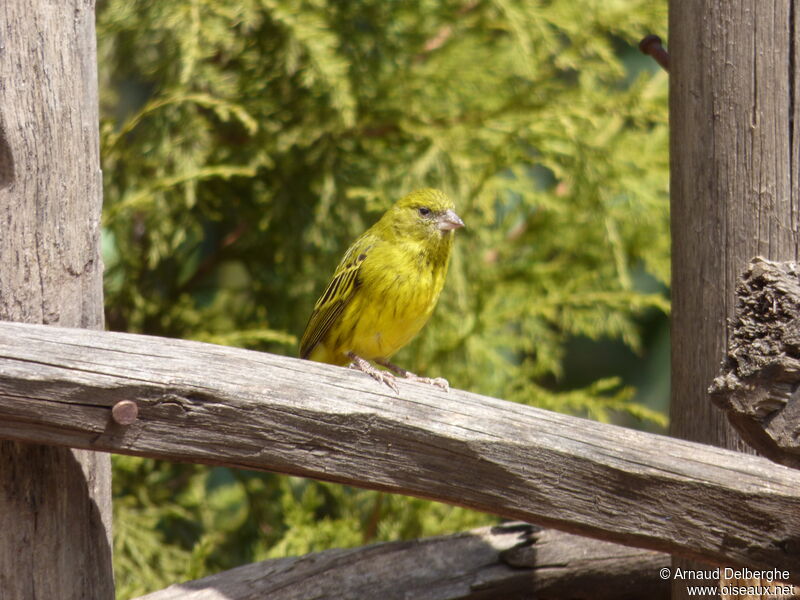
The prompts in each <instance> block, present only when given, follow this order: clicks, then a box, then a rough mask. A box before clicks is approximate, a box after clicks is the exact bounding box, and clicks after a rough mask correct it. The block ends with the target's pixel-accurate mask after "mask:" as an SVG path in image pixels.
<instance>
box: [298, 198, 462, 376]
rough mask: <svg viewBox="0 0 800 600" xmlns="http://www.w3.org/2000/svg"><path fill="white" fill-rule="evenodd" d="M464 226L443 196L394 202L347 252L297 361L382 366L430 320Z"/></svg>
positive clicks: (318, 306)
mask: <svg viewBox="0 0 800 600" xmlns="http://www.w3.org/2000/svg"><path fill="white" fill-rule="evenodd" d="M462 226H463V223H462V222H461V219H459V217H458V215H456V214H455V207H454V204H453V202H452V200H450V199H449V198H448V197H447V196H446V195H445V194H443V193H442V192H440V191H438V190H433V189H424V190H419V191H416V192H413V193H412V194H409V195H408V196H405V197H404V198H402V199H401V200H399V201H398V202H397V203H396V204H395V205H394V206H393V207H392V208H390V209H389V210H388V211H387V212H386V213H385V214H384V215H383V216H382V217H381V219H380V220H379V221H378V222H377V223H375V225H373V226H372V227H370V228H369V229H368V230H367V231H366V232H365V233H364V234H362V235H361V237H359V238H358V239H357V240H356V241H355V242H354V243H353V245H352V246H351V247H350V248H349V249H348V250H347V252H346V253H345V255H344V258H343V259H342V261H341V262H340V263H339V266H338V267H337V268H336V271H335V272H334V274H333V278H332V279H331V282H330V283H329V284H328V287H327V288H326V290H325V292H324V293H323V294H322V296H321V297H320V298H319V300H317V303H316V305H315V306H314V311H313V312H312V314H311V318H310V319H309V321H308V325H307V326H306V330H305V333H304V334H303V337H302V339H301V341H300V356H301V358H310V359H311V360H316V361H319V362H326V363H331V364H336V365H344V364H347V363H348V362H350V358H349V357H348V353H353V354H356V355H358V356H360V357H361V358H365V359H367V360H388V359H389V358H390V357H391V356H392V355H393V354H394V353H395V352H397V351H398V350H399V349H400V348H402V347H403V346H405V345H406V344H407V343H408V342H410V341H411V340H412V339H413V338H414V336H415V335H417V333H419V331H420V330H421V329H422V327H423V326H424V325H425V323H426V322H427V321H428V318H429V317H430V316H431V313H432V312H433V309H434V308H435V307H436V302H437V300H438V299H439V294H440V292H441V291H442V287H443V286H444V281H445V277H446V276H447V267H448V263H449V261H450V252H451V248H452V245H453V231H454V229H457V228H458V227H462Z"/></svg>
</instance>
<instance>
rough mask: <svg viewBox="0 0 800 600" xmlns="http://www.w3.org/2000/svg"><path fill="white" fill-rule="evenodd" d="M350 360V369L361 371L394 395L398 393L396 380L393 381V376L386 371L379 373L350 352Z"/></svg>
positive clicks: (378, 370)
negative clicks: (387, 387) (388, 388)
mask: <svg viewBox="0 0 800 600" xmlns="http://www.w3.org/2000/svg"><path fill="white" fill-rule="evenodd" d="M348 356H349V357H350V359H351V360H352V361H353V362H351V363H350V365H349V367H350V368H351V369H355V370H356V371H361V372H362V373H366V374H367V375H369V376H370V377H372V378H373V379H374V380H375V381H378V382H379V383H384V384H386V385H388V386H389V387H390V388H392V390H393V391H394V393H395V394H399V393H400V389H399V388H398V387H397V380H396V379H395V377H394V375H392V374H391V373H387V372H386V371H381V370H380V369H376V368H375V367H373V366H372V365H371V364H370V363H369V361H367V360H364V359H363V358H361V357H360V356H358V355H356V354H353V353H352V352H351V353H349V354H348Z"/></svg>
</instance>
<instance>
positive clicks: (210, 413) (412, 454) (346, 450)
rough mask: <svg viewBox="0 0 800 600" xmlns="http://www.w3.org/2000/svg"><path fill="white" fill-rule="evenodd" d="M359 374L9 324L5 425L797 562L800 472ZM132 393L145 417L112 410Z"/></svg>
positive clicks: (725, 559)
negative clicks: (117, 417) (120, 419)
mask: <svg viewBox="0 0 800 600" xmlns="http://www.w3.org/2000/svg"><path fill="white" fill-rule="evenodd" d="M399 385H400V394H399V395H395V394H393V393H392V392H391V390H389V388H387V387H386V386H385V385H381V384H379V383H377V382H375V381H374V380H373V379H371V378H370V377H368V376H366V375H363V374H361V373H356V372H353V371H351V370H348V369H343V368H338V367H332V366H330V365H323V364H319V363H313V362H309V361H301V360H299V359H294V358H288V357H281V356H275V355H271V354H266V353H259V352H252V351H247V350H241V349H235V348H225V347H220V346H213V345H210V344H202V343H199V342H189V341H183V340H173V339H165V338H155V337H149V336H138V335H130V334H121V333H107V332H106V333H103V332H95V331H90V330H82V329H60V328H54V327H43V326H36V325H25V324H18V323H0V437H5V438H11V439H17V440H26V441H36V442H44V443H49V444H62V445H69V446H73V447H80V448H90V449H96V450H104V451H111V452H120V453H128V454H136V455H141V456H151V457H156V458H164V459H169V460H182V461H190V462H202V463H209V464H221V465H226V466H231V467H242V468H250V469H262V470H269V471H277V472H281V473H289V474H294V475H300V476H305V477H313V478H317V479H323V480H328V481H336V482H340V483H347V484H352V485H357V486H361V487H366V488H372V489H378V490H385V491H390V492H396V493H402V494H408V495H414V496H420V497H425V498H431V499H434V500H439V501H443V502H448V503H451V504H458V505H462V506H468V507H471V508H475V509H478V510H482V511H485V512H490V513H494V514H498V515H501V516H504V517H508V518H514V519H522V520H525V521H529V522H535V523H539V524H542V525H545V526H552V527H554V528H557V529H562V530H566V531H569V532H572V533H577V534H582V535H586V536H590V537H596V538H600V539H606V540H609V541H615V542H618V543H623V544H628V545H634V546H639V547H643V548H649V549H653V550H661V551H668V552H673V553H678V554H681V555H686V556H690V557H694V558H703V559H705V560H707V561H711V562H716V563H721V564H742V565H747V566H750V567H755V566H761V567H764V568H781V567H782V568H788V569H794V571H795V573H794V574H793V576H794V577H796V578H800V571H797V569H796V568H795V567H796V565H797V564H800V473H798V472H796V471H794V470H792V469H789V468H786V467H783V466H780V465H776V464H774V463H772V462H770V461H768V460H766V459H764V458H759V457H754V456H747V455H743V454H739V453H736V452H731V451H727V450H722V449H718V448H713V447H709V446H704V445H701V444H696V443H692V442H687V441H683V440H676V439H672V438H668V437H664V436H658V435H653V434H647V433H644V432H639V431H633V430H629V429H625V428H622V427H616V426H612V425H605V424H600V423H595V422H592V421H588V420H585V419H579V418H575V417H569V416H566V415H560V414H557V413H552V412H548V411H544V410H538V409H534V408H530V407H526V406H522V405H519V404H514V403H511V402H505V401H502V400H497V399H494V398H488V397H485V396H479V395H477V394H471V393H467V392H463V391H458V390H453V391H451V392H450V393H446V392H444V391H442V390H438V389H435V388H433V387H432V386H427V385H424V384H417V383H410V382H405V381H401V382H399ZM121 400H133V401H135V402H136V403H137V405H138V408H139V410H138V419H137V420H136V422H135V423H133V424H132V425H130V426H122V425H119V424H117V423H115V422H114V421H113V419H112V418H111V409H112V407H113V406H114V405H115V404H116V403H117V402H119V401H121Z"/></svg>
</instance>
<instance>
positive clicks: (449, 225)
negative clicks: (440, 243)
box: [436, 210, 464, 231]
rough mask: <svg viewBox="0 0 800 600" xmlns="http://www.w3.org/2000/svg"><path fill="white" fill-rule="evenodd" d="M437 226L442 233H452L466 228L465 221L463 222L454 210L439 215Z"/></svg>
mask: <svg viewBox="0 0 800 600" xmlns="http://www.w3.org/2000/svg"><path fill="white" fill-rule="evenodd" d="M436 225H437V226H438V227H439V229H441V230H442V231H450V230H452V229H458V228H459V227H464V221H462V220H461V217H459V216H458V215H457V214H456V212H455V211H454V210H448V211H446V212H444V213H443V214H441V215H439V217H438V218H437V219H436Z"/></svg>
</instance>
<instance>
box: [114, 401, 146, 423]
mask: <svg viewBox="0 0 800 600" xmlns="http://www.w3.org/2000/svg"><path fill="white" fill-rule="evenodd" d="M138 416H139V407H138V406H137V405H136V402H134V401H133V400H120V401H119V402H117V403H116V404H115V405H114V407H113V408H112V409H111V418H112V419H114V422H115V423H118V424H119V425H130V424H131V423H133V422H134V421H135V420H136V418H137V417H138Z"/></svg>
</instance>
